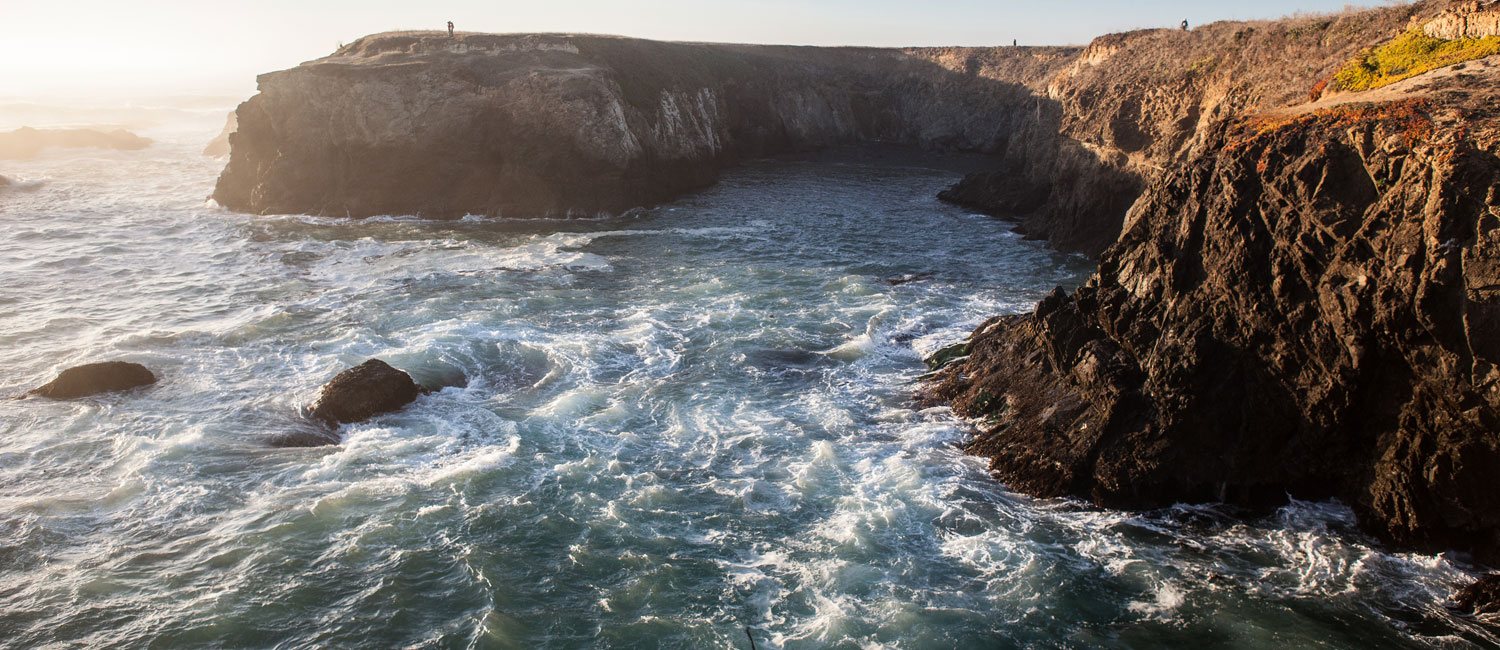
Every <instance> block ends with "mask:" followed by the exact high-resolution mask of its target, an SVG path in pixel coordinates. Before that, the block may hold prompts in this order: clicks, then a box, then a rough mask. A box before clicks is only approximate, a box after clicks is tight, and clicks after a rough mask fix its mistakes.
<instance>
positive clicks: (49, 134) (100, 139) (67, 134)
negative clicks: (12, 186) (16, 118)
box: [0, 127, 151, 160]
mask: <svg viewBox="0 0 1500 650" xmlns="http://www.w3.org/2000/svg"><path fill="white" fill-rule="evenodd" d="M149 146H151V139H150V138H143V137H141V136H138V135H136V134H134V133H131V132H129V131H126V130H124V129H114V130H112V131H103V130H98V129H33V128H31V127H21V128H19V129H16V130H14V131H9V132H6V133H0V159H4V160H26V159H28V158H35V157H36V156H37V155H38V154H40V153H41V152H42V151H44V150H46V149H51V148H59V149H84V148H90V149H120V150H126V151H132V150H136V149H145V148H146V147H149Z"/></svg>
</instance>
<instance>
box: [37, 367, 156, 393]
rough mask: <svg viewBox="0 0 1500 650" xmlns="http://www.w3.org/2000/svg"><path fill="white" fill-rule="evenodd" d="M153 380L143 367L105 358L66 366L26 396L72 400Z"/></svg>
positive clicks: (148, 371)
mask: <svg viewBox="0 0 1500 650" xmlns="http://www.w3.org/2000/svg"><path fill="white" fill-rule="evenodd" d="M154 383H156V375H154V374H152V373H151V371H150V370H148V369H147V368H146V367H145V366H143V365H141V364H138V363H129V362H126V361H106V362H104V363H90V364H85V365H82V366H77V367H74V368H68V369H67V370H64V371H62V373H60V374H58V375H57V378H56V379H53V380H52V381H50V382H48V383H47V384H46V385H45V386H42V387H40V388H37V389H35V390H32V391H31V392H30V393H28V394H29V395H37V396H40V397H48V398H51V399H73V398H76V397H87V396H89V395H98V394H100V393H111V392H116V391H123V390H130V389H132V388H139V387H141V386H149V385H151V384H154Z"/></svg>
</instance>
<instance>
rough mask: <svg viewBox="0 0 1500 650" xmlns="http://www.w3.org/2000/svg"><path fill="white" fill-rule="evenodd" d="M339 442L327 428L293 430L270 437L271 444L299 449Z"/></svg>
mask: <svg viewBox="0 0 1500 650" xmlns="http://www.w3.org/2000/svg"><path fill="white" fill-rule="evenodd" d="M336 444H339V437H338V435H337V434H335V433H331V432H329V431H328V430H326V429H325V430H322V431H295V432H292V433H283V434H281V435H278V436H275V437H273V438H271V446H272V447H279V448H283V449H301V448H306V447H327V446H329V445H336Z"/></svg>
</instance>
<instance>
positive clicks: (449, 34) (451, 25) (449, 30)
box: [448, 20, 453, 38]
mask: <svg viewBox="0 0 1500 650" xmlns="http://www.w3.org/2000/svg"><path fill="white" fill-rule="evenodd" d="M448 38H453V21H451V20H450V21H448Z"/></svg>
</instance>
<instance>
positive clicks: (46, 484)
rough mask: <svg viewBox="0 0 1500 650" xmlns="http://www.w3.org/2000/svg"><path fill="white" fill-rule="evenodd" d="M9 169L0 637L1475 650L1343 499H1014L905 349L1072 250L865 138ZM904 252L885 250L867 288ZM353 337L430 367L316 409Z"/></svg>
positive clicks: (1429, 578)
mask: <svg viewBox="0 0 1500 650" xmlns="http://www.w3.org/2000/svg"><path fill="white" fill-rule="evenodd" d="M200 117H201V118H202V119H199V120H197V121H196V122H192V126H190V127H184V126H173V127H167V126H158V127H156V128H154V129H148V130H147V131H146V133H145V134H146V135H149V136H152V137H155V138H157V140H158V142H157V144H156V145H155V146H153V147H151V148H149V149H146V150H143V151H136V152H110V151H53V152H49V153H47V154H45V155H43V156H42V157H41V158H39V159H37V160H33V161H25V162H11V163H6V164H5V165H4V166H0V174H5V175H6V176H9V177H11V178H12V179H13V180H15V181H17V183H18V184H17V186H16V187H13V188H11V189H8V190H0V225H3V228H0V278H3V280H0V282H3V284H0V371H3V372H0V396H4V397H11V396H15V395H19V394H21V393H24V392H25V391H26V390H27V389H29V388H32V387H35V386H37V385H39V384H42V383H44V382H46V381H47V380H49V379H50V378H51V377H52V376H54V375H55V374H56V372H58V371H59V370H60V369H62V368H64V367H67V366H70V365H76V364H79V363H85V362H90V361H98V360H112V359H124V360H130V361H136V362H140V363H143V364H145V365H147V366H149V367H150V368H152V369H153V370H154V371H156V372H157V374H158V375H159V376H160V378H161V381H160V382H159V383H158V384H156V385H155V386H152V387H149V388H146V389H142V390H138V391H134V392H130V393H125V394H116V395H108V396H100V397H95V398H88V399H81V400H76V401H64V402H54V401H47V400H42V399H37V398H29V399H16V400H12V399H5V400H3V401H0V646H4V647H14V648H33V647H91V648H93V647H197V646H219V647H278V648H304V647H356V646H358V647H438V648H450V647H453V648H463V647H480V648H491V647H493V648H533V647H678V648H719V647H723V648H746V647H749V643H750V640H749V638H747V634H748V635H749V637H753V638H754V639H755V642H756V643H757V644H758V647H761V648H783V647H784V648H823V647H833V648H1008V647H1034V648H1051V647H1074V648H1094V647H1158V646H1161V645H1180V646H1184V647H1211V646H1212V647H1246V648H1261V647H1264V648H1290V647H1352V648H1370V647H1404V646H1424V645H1439V646H1450V647H1470V646H1479V645H1486V644H1490V643H1495V642H1496V641H1497V639H1496V637H1494V636H1491V635H1490V634H1489V633H1487V632H1485V631H1484V630H1483V629H1482V628H1480V627H1477V626H1475V625H1474V624H1472V623H1470V622H1468V621H1464V620H1462V619H1459V618H1456V617H1455V616H1453V615H1451V614H1450V613H1449V612H1448V611H1447V610H1446V609H1445V607H1444V601H1445V599H1446V598H1447V597H1448V595H1449V594H1450V593H1451V592H1452V589H1453V588H1454V587H1455V586H1456V585H1461V584H1463V583H1465V582H1467V581H1468V580H1471V579H1472V578H1473V576H1472V574H1471V573H1469V571H1470V567H1467V566H1466V565H1464V564H1463V562H1462V559H1461V558H1451V557H1444V556H1431V555H1413V554H1402V553H1396V552H1391V551H1386V550H1381V549H1380V547H1378V546H1377V545H1375V544H1373V543H1372V542H1371V541H1370V540H1369V539H1367V538H1365V537H1363V536H1361V535H1360V534H1359V533H1358V531H1357V526H1356V524H1355V522H1354V519H1353V516H1352V514H1351V513H1350V511H1349V510H1348V509H1347V508H1345V507H1343V506H1341V505H1339V504H1337V503H1302V502H1296V503H1293V504H1292V505H1290V506H1287V507H1285V508H1283V509H1281V510H1279V511H1278V512H1276V513H1274V514H1272V515H1269V516H1266V515H1263V514H1262V515H1255V514H1250V515H1249V516H1248V517H1246V516H1242V515H1245V514H1246V513H1236V512H1232V511H1229V510H1227V509H1225V508H1221V507H1213V506H1195V507H1188V506H1183V507H1178V508H1172V509H1167V510H1162V511H1155V512H1144V513H1128V512H1114V511H1101V510H1097V509H1093V508H1090V507H1087V506H1086V505H1084V504H1081V503H1078V502H1074V501H1067V500H1035V499H1031V498H1028V497H1025V496H1022V495H1019V494H1016V493H1013V492H1010V491H1008V490H1007V489H1006V488H1005V486H1004V485H1002V484H1000V483H998V482H997V481H996V480H994V479H993V478H992V477H991V476H990V475H989V474H988V472H987V469H986V463H985V461H984V460H983V459H979V458H974V457H968V456H965V455H964V454H963V453H962V451H961V445H962V443H963V442H964V440H965V439H966V438H967V436H968V435H969V432H968V430H967V429H966V428H965V426H964V424H963V423H962V422H960V421H958V420H956V419H955V418H954V417H953V416H952V415H951V414H950V413H949V412H948V410H946V409H944V408H927V409H923V408H919V407H918V406H916V405H915V404H914V403H913V400H912V394H913V389H914V388H915V387H916V385H917V378H918V377H919V376H920V375H921V374H922V373H923V372H924V371H925V368H924V366H923V364H922V361H921V359H922V357H923V355H924V354H926V353H929V352H931V351H933V350H935V349H937V348H939V347H940V346H942V345H945V344H948V343H952V342H955V341H959V340H962V339H963V338H964V337H965V336H966V335H967V333H968V332H969V331H970V330H971V329H972V328H973V327H974V326H975V325H976V324H978V323H980V322H981V321H982V320H983V319H985V318H987V317H989V316H991V315H994V314H1000V313H1014V312H1020V311H1024V310H1027V309H1029V308H1030V306H1031V305H1032V304H1033V303H1034V302H1035V301H1036V300H1037V299H1039V298H1040V297H1042V296H1044V295H1045V294H1046V293H1047V292H1048V291H1050V290H1051V289H1052V288H1053V287H1056V286H1064V287H1072V286H1076V285H1077V284H1079V283H1080V282H1081V281H1083V279H1085V278H1086V276H1087V273H1088V272H1089V270H1090V267H1091V264H1090V263H1089V262H1088V261H1087V260H1084V259H1082V258H1079V257H1076V256H1070V255H1065V254H1061V253H1058V252H1055V251H1052V250H1049V249H1048V248H1047V247H1046V246H1045V245H1044V244H1042V243H1039V242H1033V241H1026V240H1024V239H1023V238H1021V237H1020V236H1018V235H1016V234H1015V233H1013V232H1011V231H1010V227H1009V226H1008V225H1007V224H1006V223H1004V222H1002V221H999V220H995V219H992V218H989V217H985V216H980V215H975V214H971V213H969V212H968V211H965V210H963V209H960V208H956V207H952V206H947V205H944V204H942V203H939V202H938V201H937V200H936V199H935V198H934V195H935V193H936V192H937V191H938V190H940V189H941V188H943V187H944V186H945V185H946V184H948V183H951V182H953V181H954V180H955V179H956V178H957V173H956V172H955V171H954V170H953V169H952V168H951V167H949V166H946V165H945V164H942V161H936V162H934V161H933V160H932V159H931V157H920V156H914V157H911V158H909V159H908V158H901V157H898V156H892V155H890V154H889V152H880V153H875V154H869V155H864V154H861V153H859V152H854V153H848V154H847V155H834V156H823V157H816V158H810V159H786V160H772V161H757V162H752V163H750V164H747V165H744V166H742V167H739V168H736V169H734V170H732V171H730V172H729V173H727V174H726V175H725V177H724V179H723V181H722V182H720V183H719V184H718V185H717V186H715V187H713V188H710V189H708V190H706V191H703V192H701V193H698V194H694V195H691V196H687V197H685V198H682V199H680V200H678V201H674V202H672V203H669V204H666V205H662V206H658V207H654V208H651V209H647V210H642V211H638V212H635V213H632V214H629V215H626V216H622V217H613V218H598V219H575V220H506V219H490V218H468V219H463V220H459V221H424V220H419V219H413V218H404V217H399V216H394V217H389V218H375V219H369V220H363V221H358V220H347V219H334V218H317V217H308V216H298V215H286V216H248V215H242V214H234V213H231V212H228V211H225V210H222V209H219V208H218V207H216V206H214V205H213V204H212V203H211V202H210V201H208V200H207V198H206V197H207V196H208V195H209V193H210V192H211V191H212V187H213V183H214V179H215V177H216V175H217V173H218V172H219V170H220V169H221V167H222V164H223V161H222V160H214V159H209V158H204V157H203V156H201V155H199V153H198V150H199V149H200V148H201V147H202V145H203V144H204V142H206V141H207V140H208V139H209V138H210V137H212V135H213V134H214V132H215V130H216V129H217V127H218V126H219V124H220V123H221V120H222V113H211V114H205V115H202V116H200ZM893 280H894V281H893ZM369 358H380V359H384V360H386V361H388V362H390V363H391V364H393V365H395V366H396V367H398V368H402V369H404V370H407V371H408V372H410V373H411V374H412V375H413V376H414V377H415V378H416V379H417V380H418V381H420V382H422V383H424V384H426V385H428V386H430V387H433V388H435V389H436V390H435V392H432V393H431V394H428V395H425V396H423V397H421V398H419V399H418V400H417V401H416V402H415V403H414V404H413V405H411V407H410V408H408V409H406V410H404V411H401V412H399V413H394V414H390V415H385V416H381V417H377V418H375V419H374V420H371V421H369V422H366V423H362V424H357V425H352V426H345V427H343V428H342V429H341V430H340V431H339V434H340V437H341V443H340V444H338V445H336V446H330V447H324V448H312V449H278V448H275V447H273V446H271V444H270V443H271V441H273V440H275V439H276V438H277V437H279V436H284V435H286V434H288V433H307V432H313V431H316V430H317V425H315V424H313V423H311V422H309V421H308V419H307V418H306V416H305V409H306V407H307V405H308V403H309V402H310V401H311V400H312V399H313V398H314V397H315V396H316V393H317V390H318V387H319V386H320V385H321V384H322V383H323V382H324V381H326V380H328V379H329V378H330V377H331V376H333V375H334V374H335V373H337V372H338V371H340V370H342V369H344V368H346V367H349V366H351V365H354V364H358V363H360V362H362V361H364V360H366V359H369Z"/></svg>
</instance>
